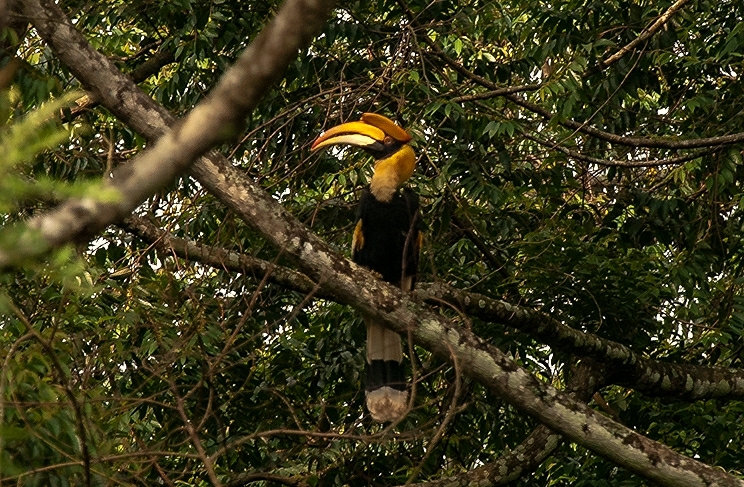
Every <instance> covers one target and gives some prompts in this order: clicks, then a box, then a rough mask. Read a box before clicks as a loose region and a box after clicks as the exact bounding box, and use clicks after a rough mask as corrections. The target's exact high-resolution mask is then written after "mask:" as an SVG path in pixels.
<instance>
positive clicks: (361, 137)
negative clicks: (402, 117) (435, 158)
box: [311, 113, 416, 201]
mask: <svg viewBox="0 0 744 487" xmlns="http://www.w3.org/2000/svg"><path fill="white" fill-rule="evenodd" d="M412 138H413V137H411V134H409V133H408V132H406V131H405V130H403V129H402V128H401V127H400V126H398V125H396V124H395V122H393V121H392V120H390V119H389V118H387V117H384V116H382V115H377V114H375V113H365V114H363V115H362V119H361V120H360V121H358V122H347V123H342V124H341V125H337V126H335V127H333V128H331V129H328V130H326V131H325V132H324V133H323V134H322V135H321V136H320V137H318V138H317V139H315V142H313V146H312V148H311V150H312V151H316V150H318V149H322V148H323V147H328V146H330V145H351V146H354V147H360V148H362V149H364V150H365V151H367V152H368V153H370V154H372V156H373V157H374V158H375V173H374V175H373V176H372V181H371V183H370V190H371V192H372V194H373V195H374V196H375V197H376V198H377V199H379V200H380V201H390V199H391V198H392V196H393V194H394V193H395V191H396V190H397V189H398V188H399V187H400V186H401V185H402V184H403V183H405V182H406V181H407V180H408V178H410V177H411V175H412V174H413V169H414V167H415V166H416V156H415V155H414V153H413V149H412V148H411V146H410V145H409V142H410V141H411V139H412Z"/></svg>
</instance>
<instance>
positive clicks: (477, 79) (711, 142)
mask: <svg viewBox="0 0 744 487" xmlns="http://www.w3.org/2000/svg"><path fill="white" fill-rule="evenodd" d="M400 1H401V0H399V2H400ZM420 38H421V39H423V41H424V42H425V43H426V44H427V45H428V46H429V47H430V48H431V49H432V52H433V54H434V55H436V56H437V57H439V58H440V59H441V60H442V61H444V62H445V64H447V65H448V66H449V67H451V68H452V69H454V70H455V71H457V72H458V73H460V74H462V75H463V76H465V77H466V78H467V79H469V80H471V81H473V82H474V83H477V84H479V85H481V86H483V87H484V88H487V89H489V90H493V91H500V90H504V87H501V86H498V85H497V84H496V83H493V82H492V81H490V80H488V79H486V78H483V77H482V76H478V75H477V74H475V73H473V72H471V71H470V70H468V69H467V68H465V67H464V66H463V65H462V64H460V63H459V62H457V61H456V60H454V59H452V58H451V57H449V56H448V55H447V54H445V53H444V51H442V49H441V48H440V47H439V46H438V45H437V44H436V42H435V41H433V40H432V39H430V38H429V36H420ZM503 96H504V98H506V99H507V100H509V101H511V102H512V103H514V104H516V105H518V106H520V107H522V108H524V109H526V110H528V111H530V112H532V113H535V114H536V115H539V116H541V117H542V118H544V119H545V120H548V121H551V120H553V119H554V118H555V114H554V113H552V112H551V111H550V110H547V109H545V108H543V107H541V106H540V105H537V104H535V103H532V102H529V101H527V100H525V99H524V98H522V97H521V96H519V95H517V94H515V93H505V94H504V95H503ZM556 121H557V123H558V124H559V125H562V126H563V127H566V128H569V129H571V130H575V131H577V132H581V133H583V134H586V135H591V136H592V137H596V138H597V139H600V140H604V141H605V142H609V143H612V144H618V145H623V146H629V147H645V148H649V149H699V148H703V147H717V146H723V145H731V144H736V143H739V142H742V141H744V132H740V133H736V134H729V135H721V136H717V137H706V138H702V139H687V140H681V139H678V138H673V137H667V138H662V137H633V136H621V135H616V134H613V133H610V132H605V131H604V130H599V129H597V128H594V127H592V126H590V125H587V124H585V123H580V122H575V121H573V120H564V119H561V118H557V119H556Z"/></svg>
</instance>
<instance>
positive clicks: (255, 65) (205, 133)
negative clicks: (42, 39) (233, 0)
mask: <svg viewBox="0 0 744 487" xmlns="http://www.w3.org/2000/svg"><path fill="white" fill-rule="evenodd" d="M333 3H334V2H333V1H332V0H287V2H285V3H284V5H283V6H282V8H281V9H280V11H279V12H278V13H277V15H276V17H275V18H274V19H273V20H272V21H271V22H270V23H269V24H268V25H267V26H266V27H265V28H264V29H263V30H262V31H261V33H260V34H259V35H258V36H257V37H256V39H255V40H254V41H253V42H252V43H251V44H250V46H248V48H247V49H246V50H245V51H244V52H243V54H242V55H241V56H240V57H239V58H238V60H237V61H236V63H235V65H234V66H233V67H232V68H230V69H229V70H228V71H227V72H226V73H225V75H224V76H223V77H222V79H220V81H219V83H218V84H217V86H216V87H215V88H214V90H213V91H212V92H211V93H210V94H209V96H208V97H207V98H206V99H205V100H204V101H203V102H201V103H199V104H198V105H197V106H196V107H195V108H194V109H193V110H192V111H191V112H189V114H188V115H187V116H186V117H185V118H184V119H183V120H181V121H180V122H179V124H178V127H176V128H175V129H174V130H171V131H167V132H166V129H167V126H166V125H169V124H166V125H158V128H157V129H155V131H157V132H158V133H157V134H154V133H153V132H154V131H153V130H152V129H153V128H154V127H153V126H151V127H150V130H148V132H151V133H152V135H154V136H155V137H158V140H157V142H156V143H155V144H153V145H152V146H150V147H148V148H147V150H145V151H144V152H142V153H141V154H140V155H139V156H137V157H135V158H134V159H133V160H132V162H131V163H129V164H127V165H125V166H121V167H119V168H118V169H117V170H116V171H114V173H113V177H112V178H111V179H110V180H107V184H106V185H105V187H106V188H108V189H113V190H115V191H116V194H118V196H119V197H118V199H117V201H116V202H106V201H101V200H100V199H95V198H92V197H88V198H83V199H76V200H69V201H67V202H66V203H64V204H62V205H61V206H60V207H59V208H57V209H56V210H54V211H51V212H49V213H46V214H44V215H41V216H40V217H37V218H34V219H32V220H31V221H29V222H28V224H27V227H26V229H25V231H24V232H23V233H22V234H21V236H20V237H18V239H17V241H16V242H15V249H14V251H13V252H9V251H7V250H5V251H0V268H3V267H8V266H11V265H17V264H18V263H20V262H21V261H23V260H24V259H27V258H30V257H33V256H36V255H41V254H42V253H45V252H47V251H49V250H50V249H53V248H55V247H58V246H60V245H62V244H64V243H67V242H71V241H73V240H80V239H86V238H87V237H89V236H91V235H94V234H95V233H96V232H98V231H99V230H100V229H102V228H103V227H105V226H106V225H107V224H109V223H111V222H114V221H117V220H120V219H121V218H123V217H124V216H126V215H128V214H129V213H131V212H132V210H134V208H136V207H137V206H138V205H139V204H140V203H142V201H144V200H145V198H147V197H148V196H150V195H152V194H153V193H155V192H156V191H157V190H158V189H160V188H161V187H163V186H164V185H165V184H167V183H168V182H170V181H172V180H173V179H174V178H175V177H177V176H178V175H180V174H181V173H182V172H184V171H185V170H186V169H188V167H189V166H190V165H191V163H192V162H193V161H194V160H195V159H196V158H197V157H199V156H200V155H202V154H204V153H205V152H206V151H207V150H209V149H210V148H212V147H214V146H215V145H216V144H218V143H220V142H223V141H225V140H227V139H229V138H232V137H234V136H235V135H236V134H237V133H238V132H239V128H240V127H241V126H242V125H243V117H244V116H245V114H246V113H248V112H250V111H251V110H252V109H253V108H254V107H255V106H256V105H257V104H258V100H259V99H260V98H261V97H262V96H263V94H264V93H266V91H268V89H269V88H270V87H271V86H272V85H273V84H274V83H275V82H276V81H278V80H279V79H280V77H281V74H282V73H283V72H284V69H285V68H286V66H287V65H288V64H289V63H290V62H291V61H292V60H293V59H294V58H295V57H296V56H297V51H298V49H300V48H301V47H303V46H305V45H307V44H308V43H309V41H310V39H311V38H312V37H313V36H314V35H315V34H317V32H319V31H320V29H321V27H322V25H323V24H324V23H325V20H326V18H327V16H328V14H329V13H330V10H331V9H332V7H333ZM22 9H23V12H24V13H25V14H26V15H27V16H28V17H29V18H30V19H31V20H32V22H33V24H34V26H35V27H36V29H37V31H39V32H40V33H41V32H46V33H49V32H53V33H54V34H55V36H56V38H55V39H54V45H55V46H57V49H55V50H56V52H57V53H60V52H61V51H64V50H66V49H71V46H78V45H82V46H87V47H89V48H90V46H89V45H88V43H87V41H86V40H85V39H84V38H83V36H82V35H81V34H80V33H79V32H78V31H77V30H75V28H74V27H73V26H72V24H71V23H70V22H69V21H62V20H60V19H65V20H67V19H66V18H65V16H64V13H63V12H62V11H61V9H60V8H59V7H58V6H57V5H56V3H55V2H54V0H28V1H24V2H23V5H22ZM41 35H42V36H43V35H44V34H41ZM62 45H64V46H66V47H63V48H62V49H59V47H60V46H62ZM66 64H67V65H68V67H69V68H70V70H71V71H72V72H73V74H75V76H76V77H78V79H80V80H81V81H82V82H83V83H84V84H85V82H86V78H88V77H89V75H88V73H90V72H92V71H97V70H105V71H106V72H105V73H101V74H102V75H103V76H102V77H103V78H106V77H108V78H111V77H117V76H120V75H121V73H120V72H119V71H118V70H117V69H116V67H115V66H113V65H112V64H111V63H110V62H109V61H108V60H107V59H105V58H103V57H102V56H98V57H91V56H77V58H76V60H75V61H73V62H66ZM130 83H131V81H130ZM109 86H111V85H109ZM141 93H142V92H141V91H139V90H136V91H135V92H132V91H129V90H127V91H116V92H114V93H112V95H113V96H114V98H116V99H117V100H116V105H117V106H125V107H126V106H131V105H130V104H131V103H132V101H133V98H136V95H137V94H141ZM98 95H99V96H100V92H99V93H98ZM149 115H150V117H147V118H148V119H149V118H151V117H153V118H155V119H156V121H155V122H154V123H156V124H157V118H158V117H157V114H154V113H153V114H149ZM144 122H145V124H147V125H150V121H149V120H147V121H144ZM207 127H208V128H209V130H205V128H207ZM160 135H163V136H162V137H159V136H160ZM108 181H110V183H109V182H108Z"/></svg>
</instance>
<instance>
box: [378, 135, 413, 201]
mask: <svg viewBox="0 0 744 487" xmlns="http://www.w3.org/2000/svg"><path fill="white" fill-rule="evenodd" d="M415 166H416V155H415V154H414V153H413V149H411V146H409V145H404V146H403V147H401V148H400V150H399V151H398V152H396V153H395V154H393V155H391V156H390V157H387V158H385V159H380V160H379V161H377V163H376V164H375V172H374V174H373V175H372V182H371V183H370V185H369V189H370V191H371V192H372V195H373V196H374V197H375V198H376V199H377V200H378V201H383V202H388V201H390V200H391V199H392V198H393V195H394V194H395V192H396V191H397V190H398V188H399V187H400V186H401V185H402V184H403V183H405V182H406V181H408V178H410V177H411V175H412V174H413V169H414V167H415Z"/></svg>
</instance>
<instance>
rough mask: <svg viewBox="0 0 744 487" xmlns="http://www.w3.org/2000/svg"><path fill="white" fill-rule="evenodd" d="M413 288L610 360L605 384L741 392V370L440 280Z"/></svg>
mask: <svg viewBox="0 0 744 487" xmlns="http://www.w3.org/2000/svg"><path fill="white" fill-rule="evenodd" d="M416 294H417V296H419V297H420V298H421V299H424V300H427V301H428V300H433V301H436V300H444V301H448V302H451V303H454V304H456V305H458V306H459V307H460V309H461V310H462V311H463V312H464V313H467V314H468V315H470V316H474V317H477V318H480V319H482V320H484V321H489V322H497V323H502V324H504V325H506V326H510V327H513V328H516V329H518V330H520V331H523V332H525V333H528V334H529V335H530V336H532V337H535V338H536V339H537V340H539V341H541V342H543V343H546V344H548V345H550V346H551V347H553V348H555V349H556V350H562V351H566V352H571V353H574V354H577V355H582V356H585V357H590V358H593V359H595V360H597V361H598V362H600V363H603V364H606V365H608V366H612V368H611V370H610V371H608V372H609V375H608V376H607V380H608V381H609V382H608V383H611V384H617V385H621V386H625V387H630V388H633V389H636V390H638V391H640V392H643V393H646V394H648V395H649V396H652V397H659V396H674V397H676V398H681V399H688V400H697V399H708V398H726V399H729V400H733V399H743V398H744V371H742V370H739V369H728V368H724V367H705V366H701V365H687V364H671V363H664V362H659V361H656V360H651V359H648V358H645V357H642V356H641V355H639V354H637V353H636V352H634V351H633V350H631V349H630V348H628V347H627V346H625V345H623V344H621V343H617V342H613V341H612V340H607V339H605V338H601V337H599V336H597V335H594V334H592V333H585V332H582V331H579V330H576V329H574V328H571V327H570V326H567V325H564V324H563V323H561V322H560V321H558V320H556V319H554V318H551V317H550V316H549V315H547V314H545V313H542V312H540V311H535V310H531V309H529V308H523V307H520V306H515V305H513V304H509V303H507V302H505V301H500V300H497V299H493V298H489V297H488V296H485V295H482V294H478V293H473V292H465V291H460V290H458V289H455V288H453V287H450V286H446V285H444V284H439V283H435V284H420V285H419V286H418V289H417V290H416Z"/></svg>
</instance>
